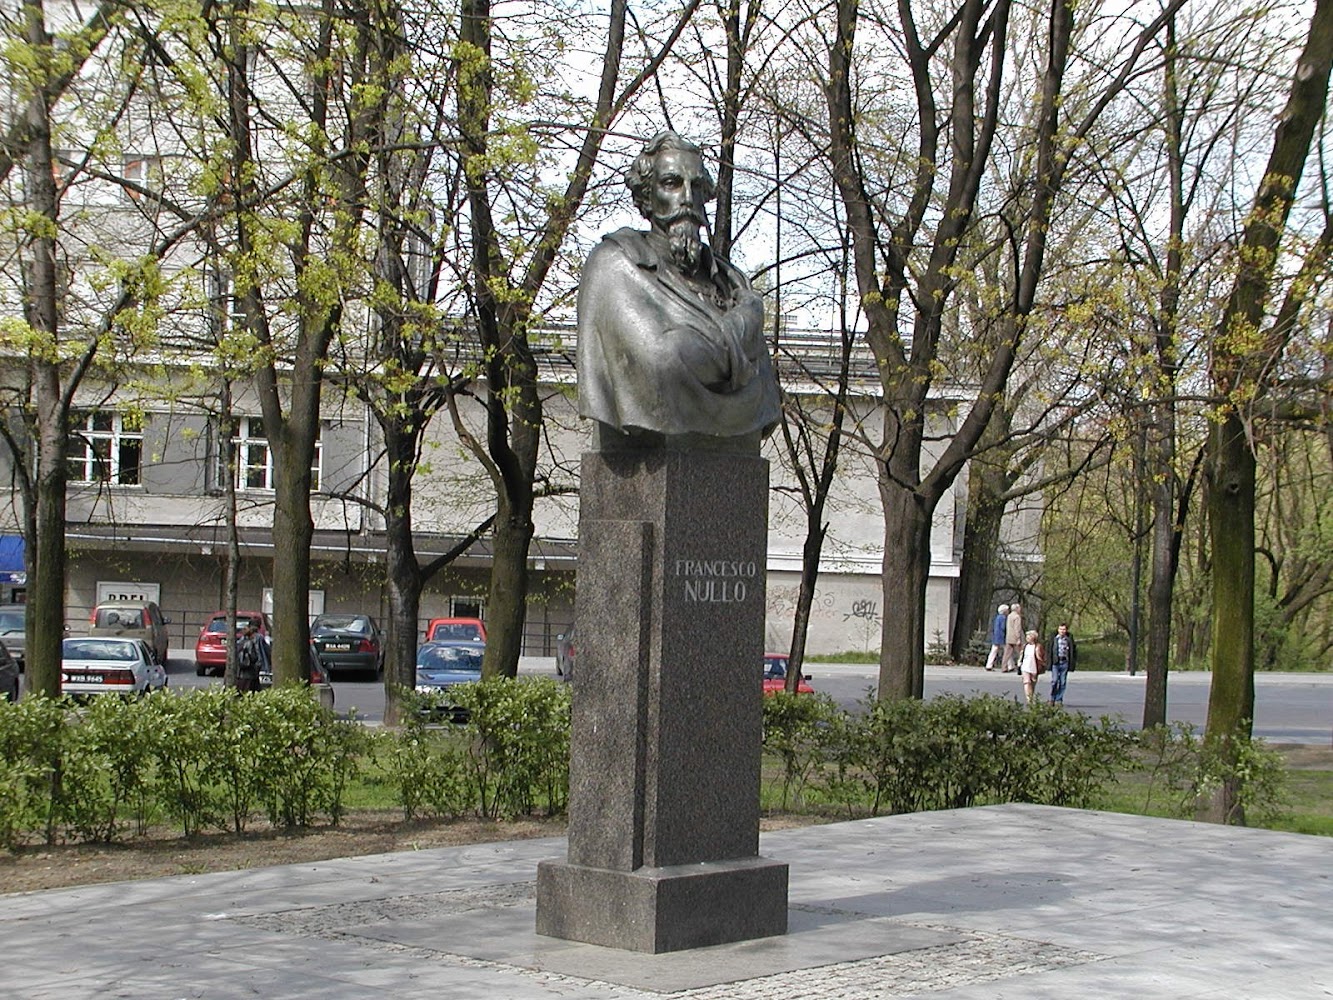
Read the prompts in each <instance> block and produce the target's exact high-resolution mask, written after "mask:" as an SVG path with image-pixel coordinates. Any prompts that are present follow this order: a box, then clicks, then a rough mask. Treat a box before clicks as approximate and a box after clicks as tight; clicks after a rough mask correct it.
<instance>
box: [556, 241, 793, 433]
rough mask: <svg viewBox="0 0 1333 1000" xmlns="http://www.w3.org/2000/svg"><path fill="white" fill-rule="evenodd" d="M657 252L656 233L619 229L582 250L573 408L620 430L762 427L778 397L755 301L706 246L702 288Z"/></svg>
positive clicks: (774, 412) (772, 420) (770, 420)
mask: <svg viewBox="0 0 1333 1000" xmlns="http://www.w3.org/2000/svg"><path fill="white" fill-rule="evenodd" d="M666 253H667V252H666V249H665V240H663V239H661V238H660V237H658V236H656V235H655V234H649V233H645V232H640V231H638V230H634V229H621V230H618V231H616V232H614V233H611V234H609V235H607V236H606V237H605V238H604V239H603V240H602V242H601V243H600V244H598V245H597V247H596V248H594V249H593V251H592V253H590V254H589V255H588V260H587V262H586V263H585V264H584V267H583V275H582V280H581V282H580V285H579V295H578V335H579V339H578V374H579V413H580V414H581V415H583V416H585V417H591V418H592V419H594V420H598V421H600V422H601V423H603V424H607V425H609V426H611V427H614V428H616V429H617V430H620V431H624V432H634V431H654V432H657V433H661V434H669V435H676V434H706V435H712V436H716V437H734V436H738V435H745V434H753V433H755V432H760V433H767V432H768V431H769V430H771V429H772V428H773V426H774V425H775V424H776V423H777V421H778V418H779V400H778V388H777V380H776V379H775V378H774V375H773V365H772V360H771V359H770V358H769V354H768V347H767V345H766V344H765V342H764V335H763V326H764V309H763V303H762V301H761V300H760V298H759V296H758V295H756V294H755V292H754V291H753V290H752V289H751V288H750V283H749V281H747V280H746V278H745V276H744V275H743V274H741V272H740V271H738V270H737V269H736V268H735V267H733V266H732V265H731V264H729V263H728V262H726V261H724V260H721V259H720V258H717V257H714V256H713V255H712V254H711V253H710V252H709V251H708V248H707V247H704V248H703V253H704V255H705V256H704V262H705V268H706V273H707V274H709V275H710V276H711V282H710V283H709V286H708V287H706V288H703V289H700V288H699V287H697V286H696V285H694V284H692V283H691V282H689V281H687V280H686V279H685V277H684V276H683V275H682V274H681V273H680V272H679V271H678V269H677V268H675V267H674V266H672V265H671V263H670V261H669V257H667V256H666Z"/></svg>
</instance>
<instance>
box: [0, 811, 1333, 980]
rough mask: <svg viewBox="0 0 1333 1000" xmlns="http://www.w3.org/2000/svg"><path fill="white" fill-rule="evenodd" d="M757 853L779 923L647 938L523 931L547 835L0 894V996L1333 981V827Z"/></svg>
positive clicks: (1028, 827) (1113, 833) (960, 833)
mask: <svg viewBox="0 0 1333 1000" xmlns="http://www.w3.org/2000/svg"><path fill="white" fill-rule="evenodd" d="M761 850H762V853H763V854H764V855H765V856H767V857H772V858H777V859H780V860H784V861H787V862H788V863H789V864H790V866H791V894H790V925H791V930H790V932H789V933H788V934H787V935H786V936H785V937H782V938H770V939H766V940H761V941H751V942H745V943H742V944H735V945H723V946H720V947H716V948H707V949H700V950H698V951H692V952H678V953H675V954H669V955H658V956H651V955H640V954H633V953H625V952H618V951H613V950H609V949H604V948H597V947H594V946H591V945H581V944H573V943H570V942H565V941H558V940H553V939H549V938H539V937H537V935H536V934H535V933H534V931H533V914H534V904H533V898H532V894H533V882H534V878H535V871H536V864H537V862H538V861H539V860H542V859H544V858H553V857H561V856H563V853H564V841H563V840H561V839H546V840H535V841H519V842H508V843H496V844H477V845H473V846H469V847H460V848H440V849H433V850H426V851H417V852H407V853H399V854H390V855H374V856H368V857H362V858H348V859H342V860H337V861H327V862H318V863H311V864H305V865H290V866H284V867H278V868H267V869H256V870H253V871H246V872H227V873H217V874H212V875H201V876H188V875H185V876H178V877H174V878H166V879H156V880H150V881H145V882H136V883H123V884H118V885H101V886H89V887H85V888H78V889H57V890H51V891H48V892H40V893H31V894H27V895H10V896H0V928H3V934H4V942H5V951H6V956H7V961H6V966H7V967H6V969H5V975H4V977H3V979H2V980H0V981H2V982H3V985H0V997H3V998H25V1000H48V998H49V1000H56V998H60V1000H79V998H92V997H99V998H105V997H133V998H136V1000H180V998H184V997H189V998H198V1000H231V998H240V997H249V998H253V997H263V998H265V1000H287V998H292V1000H296V998H316V997H317V998H328V1000H343V998H346V1000H360V998H365V997H378V996H385V997H393V998H394V1000H427V998H430V1000H441V998H448V1000H462V998H473V997H475V998H479V1000H480V998H486V1000H528V998H548V997H578V998H587V1000H650V998H656V997H661V996H664V995H670V996H678V997H683V998H690V1000H779V998H781V1000H788V998H807V997H809V998H827V1000H834V998H838V1000H860V998H882V997H907V996H930V997H932V998H945V1000H1020V998H1021V1000H1044V998H1049V1000H1068V998H1071V997H1079V998H1088V997H1105V998H1108V1000H1109V998H1115V1000H1124V998H1133V1000H1157V998H1160V1000H1168V998H1169V1000H1204V998H1207V1000H1234V998H1238V997H1251V998H1261V1000H1298V998H1299V1000H1305V998H1315V997H1328V996H1330V995H1333V921H1330V920H1329V914H1330V913H1333V839H1329V838H1320V837H1304V836H1300V835H1297V834H1285V833H1274V832H1272V831H1266V830H1245V829H1236V828H1228V827H1216V826H1208V825H1203V824H1195V823H1185V822H1173V821H1169V820H1155V819H1147V818H1143V817H1136V816H1121V815H1114V814H1109V813H1094V812H1083V811H1078V810H1066V809H1055V808H1050V807H1041V806H1024V805H1007V806H995V807H988V808H983V809H969V810H960V811H953V812H939V813H918V814H914V815H907V816H895V817H886V818H882V819H877V820H865V821H857V822H849V823H840V824H835V825H832V826H821V827H805V828H801V829H796V830H785V831H781V832H776V833H771V834H766V835H764V837H763V839H762V847H761Z"/></svg>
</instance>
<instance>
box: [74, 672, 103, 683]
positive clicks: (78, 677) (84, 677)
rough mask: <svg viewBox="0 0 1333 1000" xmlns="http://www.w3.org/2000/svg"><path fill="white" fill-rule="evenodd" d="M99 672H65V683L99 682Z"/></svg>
mask: <svg viewBox="0 0 1333 1000" xmlns="http://www.w3.org/2000/svg"><path fill="white" fill-rule="evenodd" d="M102 679H103V678H102V675H101V674H66V675H65V683H67V684H101V683H102Z"/></svg>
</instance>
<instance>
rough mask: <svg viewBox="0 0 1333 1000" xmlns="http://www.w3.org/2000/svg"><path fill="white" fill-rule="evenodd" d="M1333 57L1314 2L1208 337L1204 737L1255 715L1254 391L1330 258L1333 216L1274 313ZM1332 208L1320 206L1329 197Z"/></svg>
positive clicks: (1206, 809)
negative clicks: (1209, 624)
mask: <svg viewBox="0 0 1333 1000" xmlns="http://www.w3.org/2000/svg"><path fill="white" fill-rule="evenodd" d="M1330 67H1333V0H1316V3H1315V7H1314V13H1313V15H1312V16H1311V19H1310V26H1309V31H1308V34H1307V36H1306V41H1305V47H1304V49H1303V50H1302V52H1301V54H1300V56H1299V58H1298V59H1297V62H1296V69H1295V73H1294V76H1293V78H1292V83H1291V89H1290V91H1289V94H1288V98H1287V104H1286V107H1285V108H1284V109H1283V112H1282V114H1281V115H1280V117H1279V118H1278V125H1277V128H1276V130H1275V132H1274V136H1273V147H1272V152H1271V153H1270V155H1269V158H1268V163H1267V166H1266V167H1265V169H1264V173H1263V177H1262V179H1261V181H1260V182H1259V188H1258V191H1257V192H1256V194H1255V199H1254V207H1253V209H1252V210H1251V212H1250V214H1249V216H1248V219H1247V221H1246V224H1245V230H1244V235H1243V237H1242V239H1241V242H1240V245H1239V246H1238V247H1237V248H1236V254H1235V264H1236V278H1235V281H1234V283H1233V285H1232V286H1231V291H1230V295H1229V296H1228V298H1227V302H1226V305H1225V307H1224V308H1223V310H1222V313H1221V315H1220V317H1219V319H1218V323H1217V326H1216V329H1215V333H1214V336H1213V344H1212V379H1213V384H1214V386H1215V388H1216V390H1217V392H1218V394H1219V395H1220V396H1221V398H1222V400H1223V404H1222V409H1221V412H1220V413H1219V414H1218V415H1217V417H1216V418H1215V420H1214V422H1213V426H1212V431H1211V434H1210V437H1209V443H1208V459H1207V464H1206V476H1207V481H1208V518H1209V529H1210V531H1209V534H1210V539H1211V542H1212V553H1213V643H1212V667H1213V680H1212V686H1211V688H1210V691H1209V698H1208V729H1207V738H1208V740H1209V741H1210V742H1212V743H1214V744H1215V745H1217V746H1220V747H1223V748H1226V747H1229V746H1231V745H1232V741H1233V740H1234V739H1235V738H1236V737H1237V736H1245V735H1248V733H1249V731H1250V727H1251V725H1252V723H1253V718H1254V594H1255V583H1254V581H1255V574H1254V566H1255V553H1254V538H1255V529H1254V510H1255V453H1254V445H1253V437H1252V432H1251V424H1250V421H1249V420H1248V419H1247V411H1248V410H1249V405H1250V404H1249V402H1248V401H1249V400H1250V399H1251V398H1252V397H1253V396H1254V394H1255V393H1256V392H1261V391H1262V388H1263V387H1264V384H1265V383H1266V382H1268V381H1269V380H1270V378H1271V375H1270V373H1271V372H1272V371H1273V369H1274V367H1275V366H1276V365H1277V363H1278V362H1279V361H1280V359H1281V357H1282V354H1283V352H1284V350H1285V348H1286V345H1287V342H1288V340H1289V338H1290V337H1291V335H1292V332H1293V330H1294V328H1295V325H1296V321H1297V319H1298V317H1299V316H1300V314H1301V312H1302V310H1303V309H1304V307H1305V306H1306V304H1307V303H1308V301H1309V298H1310V296H1311V294H1312V292H1313V290H1314V289H1315V288H1316V287H1317V281H1316V278H1317V277H1319V276H1321V275H1323V274H1324V272H1325V269H1326V267H1327V261H1328V254H1329V249H1330V243H1331V241H1333V215H1329V214H1327V213H1326V219H1327V220H1328V223H1327V224H1326V225H1325V228H1324V230H1323V232H1322V233H1321V235H1320V236H1319V238H1318V239H1317V240H1316V241H1315V242H1314V243H1313V244H1312V245H1311V246H1310V247H1309V248H1308V250H1307V251H1306V252H1305V254H1304V255H1303V257H1302V259H1301V262H1300V267H1299V269H1298V271H1297V273H1296V274H1295V275H1293V276H1292V280H1291V281H1290V283H1289V285H1288V289H1287V293H1286V296H1285V297H1284V299H1283V301H1282V302H1281V304H1280V305H1279V307H1278V309H1277V311H1276V312H1275V313H1273V314H1271V315H1270V313H1269V301H1270V299H1271V298H1272V296H1273V294H1274V283H1275V282H1274V279H1275V276H1276V275H1277V274H1278V265H1279V262H1280V260H1281V253H1280V250H1281V248H1282V240H1283V235H1284V233H1285V230H1286V225H1287V220H1288V217H1289V216H1290V213H1291V210H1292V206H1293V205H1294V204H1295V200H1296V196H1297V193H1298V191H1299V188H1300V180H1301V176H1302V174H1303V172H1304V170H1305V164H1306V160H1307V158H1308V157H1309V153H1310V147H1311V144H1312V143H1313V141H1314V136H1315V133H1316V129H1317V127H1318V125H1319V123H1320V122H1321V121H1322V120H1323V117H1324V113H1325V102H1326V100H1327V96H1328V81H1329V72H1330ZM1326 207H1327V206H1326ZM1241 780H1242V779H1241V776H1240V775H1239V774H1238V773H1235V772H1233V773H1232V774H1230V775H1229V776H1228V777H1227V779H1226V780H1225V781H1223V782H1222V784H1221V785H1220V786H1219V787H1218V789H1217V790H1216V791H1215V792H1214V793H1213V794H1212V795H1211V797H1210V799H1209V800H1208V801H1207V802H1206V803H1204V804H1203V805H1202V806H1201V808H1200V815H1201V816H1202V817H1205V818H1209V819H1212V820H1214V821H1217V822H1235V821H1237V820H1239V821H1242V822H1243V819H1244V816H1243V810H1242V809H1241V808H1240V805H1239V801H1240V799H1239V789H1240V781H1241Z"/></svg>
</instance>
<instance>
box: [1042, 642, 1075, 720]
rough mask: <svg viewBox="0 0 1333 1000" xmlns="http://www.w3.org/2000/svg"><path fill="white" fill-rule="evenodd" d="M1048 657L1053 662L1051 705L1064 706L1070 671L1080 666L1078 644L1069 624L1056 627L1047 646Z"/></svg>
mask: <svg viewBox="0 0 1333 1000" xmlns="http://www.w3.org/2000/svg"><path fill="white" fill-rule="evenodd" d="M1046 655H1047V656H1048V657H1049V658H1050V661H1051V704H1052V705H1063V704H1064V703H1065V686H1066V685H1067V684H1068V683H1069V671H1071V670H1073V669H1074V668H1075V667H1076V666H1077V665H1078V643H1076V642H1074V637H1073V636H1072V635H1071V634H1070V632H1069V625H1068V623H1066V622H1061V623H1060V624H1059V626H1057V627H1056V630H1055V635H1053V636H1051V641H1050V642H1048V643H1047V644H1046Z"/></svg>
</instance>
